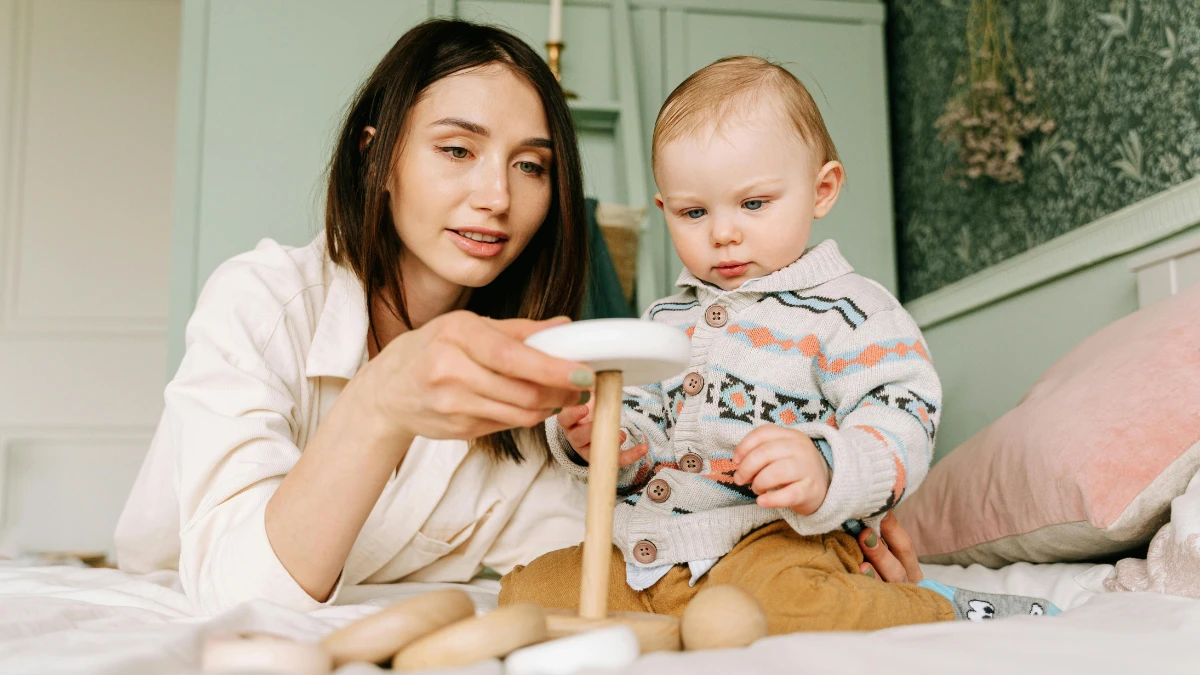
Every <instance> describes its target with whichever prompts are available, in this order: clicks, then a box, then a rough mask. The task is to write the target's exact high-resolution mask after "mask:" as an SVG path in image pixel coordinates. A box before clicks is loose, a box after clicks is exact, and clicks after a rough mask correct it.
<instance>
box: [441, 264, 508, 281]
mask: <svg viewBox="0 0 1200 675" xmlns="http://www.w3.org/2000/svg"><path fill="white" fill-rule="evenodd" d="M506 266H507V265H506V264H505V262H501V261H500V260H494V259H493V260H478V259H473V260H467V261H462V260H458V261H455V262H454V264H448V265H445V266H443V267H442V269H439V270H437V272H438V276H440V277H442V278H443V279H445V280H446V281H449V282H450V283H452V284H455V285H456V286H463V287H465V288H483V287H484V286H487V285H488V284H490V283H492V282H493V281H495V280H496V277H498V276H500V272H502V271H504V268H505V267H506Z"/></svg>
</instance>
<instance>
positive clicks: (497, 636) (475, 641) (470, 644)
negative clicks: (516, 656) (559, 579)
mask: <svg viewBox="0 0 1200 675" xmlns="http://www.w3.org/2000/svg"><path fill="white" fill-rule="evenodd" d="M548 637H549V635H548V634H547V632H546V615H545V613H544V612H543V611H542V608H541V607H538V606H537V605H534V604H532V603H520V604H516V605H508V606H506V607H501V608H499V609H497V610H495V611H492V612H488V613H487V614H484V615H483V616H478V617H475V618H473V619H466V620H465V621H459V622H458V623H454V624H451V625H449V626H447V627H446V628H443V629H441V630H439V631H437V632H434V633H431V634H429V635H426V636H425V637H423V638H421V639H419V640H416V641H415V642H413V643H411V644H409V645H408V646H407V647H405V648H403V649H401V650H400V652H399V653H397V654H396V656H395V657H394V658H393V659H392V668H395V669H397V670H416V669H419V668H454V667H458V666H466V665H470V664H472V663H475V662H476V661H482V660H484V659H493V658H502V657H504V656H507V655H508V654H509V653H511V652H513V651H515V650H517V649H520V648H521V647H527V646H529V645H531V644H534V643H537V642H543V641H545V640H546V639H547V638H548Z"/></svg>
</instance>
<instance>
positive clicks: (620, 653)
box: [504, 626, 640, 675]
mask: <svg viewBox="0 0 1200 675" xmlns="http://www.w3.org/2000/svg"><path fill="white" fill-rule="evenodd" d="M639 654H640V651H639V650H638V639H637V636H636V635H634V633H633V630H631V629H630V628H629V626H612V627H610V628H601V629H599V630H594V631H590V632H587V633H580V634H579V635H572V636H571V637H565V638H559V639H558V640H551V641H549V642H543V643H541V644H540V645H533V646H532V647H525V648H523V649H518V650H517V651H515V652H513V653H512V654H509V655H508V658H506V659H504V673H505V675H569V674H570V673H574V672H577V671H580V670H583V669H585V668H594V669H597V670H599V669H616V668H624V667H625V666H628V665H629V664H631V663H633V662H634V661H636V660H637V657H638V656H639Z"/></svg>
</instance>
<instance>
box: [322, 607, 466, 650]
mask: <svg viewBox="0 0 1200 675" xmlns="http://www.w3.org/2000/svg"><path fill="white" fill-rule="evenodd" d="M473 616H475V603H473V602H471V597H470V596H469V595H467V594H466V593H464V592H463V591H460V590H457V589H447V590H442V591H433V592H431V593H425V594H422V595H418V596H417V597H415V598H410V599H408V600H403V601H401V602H398V603H396V604H394V605H391V606H390V607H387V608H385V609H383V610H382V611H380V612H378V613H376V614H372V615H371V616H368V617H365V618H362V619H359V620H358V621H355V622H353V623H351V624H349V625H347V626H344V627H343V628H341V629H339V630H337V631H334V632H333V633H330V634H329V635H328V636H326V638H325V639H324V640H322V641H321V644H322V646H324V647H325V649H326V650H328V651H329V653H330V654H332V655H333V663H334V665H335V666H341V665H342V664H345V663H350V662H352V661H366V662H369V663H379V662H381V661H384V660H386V659H388V658H389V657H391V656H392V655H393V654H395V653H396V652H398V651H400V650H401V649H402V648H404V647H405V646H407V645H408V644H409V643H411V642H413V641H414V640H418V639H420V638H423V637H425V636H426V635H429V634H430V633H433V632H434V631H437V630H441V629H442V628H445V627H446V626H449V625H450V624H452V623H454V622H456V621H462V620H463V619H468V618H470V617H473Z"/></svg>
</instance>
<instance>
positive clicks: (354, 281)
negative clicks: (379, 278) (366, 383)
mask: <svg viewBox="0 0 1200 675" xmlns="http://www.w3.org/2000/svg"><path fill="white" fill-rule="evenodd" d="M322 253H323V257H324V259H325V269H324V281H325V306H324V307H323V308H322V309H321V318H320V319H318V320H317V330H316V332H315V333H313V339H312V344H311V345H310V346H309V349H308V358H307V359H306V360H305V362H304V369H305V372H306V374H307V375H308V377H340V378H343V379H347V380H348V379H350V378H352V377H354V374H355V373H357V372H358V369H359V368H361V367H362V365H363V364H364V363H365V362H366V360H367V324H368V318H367V297H366V292H365V291H363V287H362V284H361V283H360V282H359V280H358V277H357V276H355V275H354V272H353V271H352V270H350V269H349V268H346V267H343V266H341V265H337V264H334V262H333V261H332V260H330V259H329V254H328V253H327V252H325V251H324V246H323V245H322Z"/></svg>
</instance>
